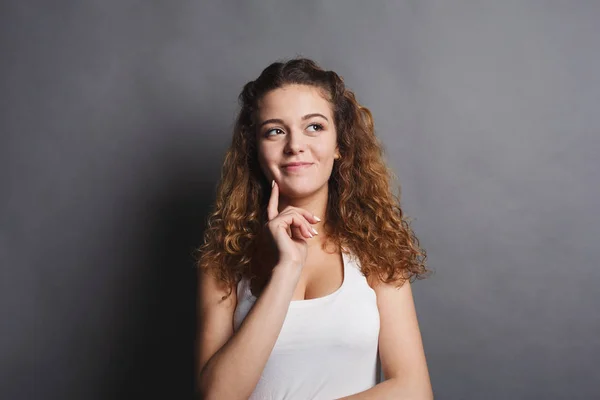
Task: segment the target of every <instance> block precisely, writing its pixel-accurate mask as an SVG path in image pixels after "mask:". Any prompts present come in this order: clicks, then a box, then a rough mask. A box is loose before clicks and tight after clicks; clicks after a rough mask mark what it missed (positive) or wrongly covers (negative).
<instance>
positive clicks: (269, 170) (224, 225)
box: [197, 59, 433, 400]
mask: <svg viewBox="0 0 600 400" xmlns="http://www.w3.org/2000/svg"><path fill="white" fill-rule="evenodd" d="M239 99H240V103H241V111H240V113H239V116H238V119H237V121H236V125H235V128H234V133H233V141H232V144H231V147H230V149H229V151H228V152H227V154H226V156H225V162H224V165H223V170H222V176H221V182H220V183H219V186H218V189H217V199H216V204H215V208H214V212H212V214H211V215H210V217H209V219H208V224H207V228H206V231H205V237H204V244H203V245H202V246H201V247H200V249H199V253H200V258H199V260H198V267H199V274H198V275H199V290H198V293H199V294H198V311H199V316H200V317H199V329H198V340H197V378H198V391H199V393H200V394H201V395H202V396H203V398H205V399H219V400H222V399H248V398H250V399H274V400H280V399H302V400H304V399H334V398H336V399H337V398H344V399H362V398H365V399H367V398H369V399H378V398H382V399H384V398H385V399H431V398H433V393H432V389H431V383H430V380H429V372H428V368H427V364H426V360H425V354H424V350H423V345H422V340H421V335H420V331H419V327H418V322H417V316H416V312H415V307H414V303H413V297H412V292H411V286H410V282H411V278H422V277H424V276H425V275H427V274H428V273H429V272H430V271H428V270H427V268H426V267H425V258H426V254H425V251H423V250H422V249H420V248H419V245H418V240H417V238H416V237H415V236H414V234H413V232H412V230H411V229H410V227H409V224H408V222H407V221H406V220H405V218H404V217H403V212H402V210H401V208H400V205H399V200H398V197H397V196H395V195H394V194H392V192H391V190H390V182H389V181H390V177H391V173H390V171H389V169H388V168H387V167H386V166H385V163H384V161H383V154H382V149H381V146H380V145H379V142H378V140H377V138H376V137H375V134H374V129H373V120H372V117H371V113H370V111H369V110H368V109H367V108H365V107H363V106H361V105H360V104H358V102H357V101H356V99H355V96H354V94H353V93H352V92H351V91H350V90H348V89H347V88H346V87H345V85H344V82H343V80H342V78H341V77H340V76H339V75H337V74H336V73H335V72H333V71H325V70H323V69H321V68H320V67H319V66H318V65H317V64H316V63H315V62H314V61H311V60H308V59H293V60H290V61H288V62H285V63H281V62H277V63H273V64H271V65H270V66H268V67H267V68H266V69H265V70H264V71H263V72H262V73H261V75H260V76H259V77H258V78H257V79H256V80H254V81H251V82H249V83H247V84H246V85H245V86H244V88H243V90H242V93H241V94H240V97H239ZM378 361H380V363H381V368H382V370H383V373H384V376H385V378H386V379H385V380H384V381H383V382H381V383H378V377H377V363H378ZM345 396H347V397H345Z"/></svg>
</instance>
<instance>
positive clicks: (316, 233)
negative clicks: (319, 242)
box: [310, 226, 319, 235]
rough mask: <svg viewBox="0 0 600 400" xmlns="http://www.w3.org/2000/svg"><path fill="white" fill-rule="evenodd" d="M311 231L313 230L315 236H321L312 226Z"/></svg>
mask: <svg viewBox="0 0 600 400" xmlns="http://www.w3.org/2000/svg"><path fill="white" fill-rule="evenodd" d="M310 229H312V231H313V232H314V233H315V235H318V234H319V232H317V230H316V229H315V228H313V227H312V226H311V227H310Z"/></svg>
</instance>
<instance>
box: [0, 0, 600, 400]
mask: <svg viewBox="0 0 600 400" xmlns="http://www.w3.org/2000/svg"><path fill="white" fill-rule="evenodd" d="M209 3H214V4H209ZM599 20H600V2H596V1H495V2H492V1H441V0H440V1H433V0H419V1H417V0H413V1H388V2H383V1H373V2H365V1H361V2H359V1H352V2H350V1H341V0H338V1H303V2H290V4H288V5H279V2H272V1H266V0H265V1H239V2H232V1H221V2H201V1H178V2H175V1H152V2H149V1H133V0H119V1H116V0H114V1H108V0H102V1H100V0H99V1H80V2H76V1H24V0H20V1H17V0H7V1H3V2H2V3H1V5H0V29H1V37H0V40H1V52H0V57H1V59H2V61H1V64H0V76H1V80H0V84H1V91H0V93H1V95H0V99H1V101H2V105H1V107H0V113H1V114H0V116H1V118H0V128H1V133H2V136H1V139H2V140H1V144H0V146H1V147H0V149H1V153H0V160H1V165H0V167H1V168H0V177H1V186H0V190H1V196H0V263H1V267H2V268H1V271H2V275H1V279H0V285H1V286H0V310H1V311H2V328H1V336H0V343H1V357H0V359H1V364H0V365H1V370H0V379H1V381H0V382H1V393H0V397H2V398H3V399H27V398H44V399H107V398H131V397H128V396H131V395H136V397H135V398H138V396H142V395H156V396H163V398H190V396H191V393H192V381H193V374H192V363H193V353H192V340H193V336H194V296H195V290H196V289H195V282H194V272H193V263H192V256H191V254H192V250H193V249H194V248H195V247H196V246H197V245H198V244H199V243H200V240H201V235H202V227H203V221H204V217H205V216H206V213H207V210H208V207H209V205H210V203H211V202H212V201H213V199H214V187H215V183H216V181H217V178H218V176H219V169H220V166H221V163H222V160H223V155H224V151H225V149H226V148H227V146H228V145H229V142H230V137H231V128H232V124H233V118H234V116H235V113H236V111H237V103H236V101H237V99H236V97H237V95H238V93H239V91H240V90H241V88H242V85H243V84H244V83H245V82H247V81H248V80H251V79H254V78H256V77H257V76H258V74H259V73H260V71H261V70H262V69H263V68H264V67H266V66H267V65H268V64H269V63H271V62H272V61H275V60H277V59H280V58H288V57H293V56H295V55H303V56H307V57H311V58H314V59H315V60H316V61H317V62H319V63H320V64H322V65H323V66H324V67H326V68H328V69H333V70H335V71H337V72H338V73H340V74H341V75H342V76H343V77H344V78H345V81H346V82H347V84H348V86H349V87H350V88H352V89H354V90H355V91H356V93H357V96H358V99H359V101H361V102H362V103H363V104H364V105H366V106H367V107H369V108H370V109H371V110H372V112H373V114H374V117H375V123H376V129H377V133H378V135H379V137H380V138H381V140H382V142H383V144H384V145H385V150H386V155H387V159H388V161H389V163H390V165H391V167H392V168H393V170H394V171H395V172H396V174H397V176H398V178H399V181H400V183H401V185H402V202H403V206H404V209H405V211H406V213H407V214H408V215H409V216H410V217H412V219H413V227H414V229H415V231H416V233H417V235H418V237H419V238H420V240H421V244H422V245H423V246H424V247H425V248H426V249H427V250H428V254H429V266H430V267H431V268H432V269H434V270H435V271H436V272H435V275H433V276H432V277H431V278H430V279H428V280H425V281H419V282H417V283H415V284H414V286H413V288H414V292H415V301H416V305H417V311H418V315H419V320H420V327H421V330H422V335H423V340H424V345H425V350H426V354H427V360H428V365H429V369H430V373H431V379H432V383H433V388H434V392H435V394H436V398H438V399H483V398H485V399H538V398H544V399H589V398H592V397H594V396H600V390H599V385H600V383H599V382H600V368H599V367H598V361H597V360H598V357H599V356H600V313H599V311H598V305H599V303H600V289H598V284H599V283H600V279H599V278H600V272H599V270H598V264H599V261H600V250H599V248H598V247H599V243H598V242H599V240H598V239H599V237H600V217H599V213H598V210H597V207H598V205H599V204H600V202H599V199H600V193H599V192H600V184H599V179H598V177H597V171H598V168H600V157H599V156H598V154H599V150H600V135H599V129H600V128H599V126H600V112H599V111H600V107H599V103H600V85H599V74H598V71H600V40H599V37H600V24H599V23H598V21H599ZM139 398H141V397H139Z"/></svg>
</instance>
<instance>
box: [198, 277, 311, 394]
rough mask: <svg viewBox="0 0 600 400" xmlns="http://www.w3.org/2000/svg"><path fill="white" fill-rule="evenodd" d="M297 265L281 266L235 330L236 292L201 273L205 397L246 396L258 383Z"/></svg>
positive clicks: (280, 323)
mask: <svg viewBox="0 0 600 400" xmlns="http://www.w3.org/2000/svg"><path fill="white" fill-rule="evenodd" d="M297 270H298V269H297V268H295V266H292V265H278V266H276V267H275V268H274V269H273V273H272V276H271V279H270V281H269V283H268V284H267V285H266V287H265V288H264V290H263V292H262V294H261V295H260V297H259V298H258V300H256V303H255V304H254V306H253V307H252V309H251V310H250V312H249V313H248V315H247V316H246V318H245V319H244V321H243V322H242V324H241V326H240V329H239V330H238V332H236V333H235V334H233V323H232V322H233V312H234V310H235V305H236V302H237V300H236V297H235V291H234V293H233V294H232V296H231V297H233V299H228V300H226V301H221V296H223V294H225V293H226V291H225V290H224V289H222V288H219V286H218V284H217V282H216V281H215V278H213V277H212V276H210V275H208V274H206V273H203V272H200V275H201V276H202V278H201V284H200V286H199V311H200V312H201V315H202V317H201V320H202V321H201V329H200V333H199V335H200V336H199V341H198V352H199V354H198V366H197V370H198V371H199V377H198V390H199V393H200V395H201V396H202V398H203V399H206V400H212V399H247V398H248V397H250V395H251V394H252V391H253V390H254V388H255V387H256V384H257V383H258V380H259V379H260V375H261V373H262V371H263V369H264V367H265V365H266V363H267V360H268V359H269V356H270V355H271V351H272V350H273V347H274V346H275V342H276V341H277V337H278V336H279V333H280V331H281V328H282V326H283V321H284V319H285V316H286V314H287V311H288V308H289V304H290V301H291V300H292V296H293V293H294V290H295V288H296V285H297V282H298V279H299V275H298V273H297V272H296V271H297Z"/></svg>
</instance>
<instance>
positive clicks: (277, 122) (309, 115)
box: [259, 113, 329, 128]
mask: <svg viewBox="0 0 600 400" xmlns="http://www.w3.org/2000/svg"><path fill="white" fill-rule="evenodd" d="M313 117H321V118H323V119H324V120H325V121H327V122H329V120H328V119H327V117H326V116H324V115H323V114H319V113H312V114H306V115H305V116H304V117H302V121H304V120H307V119H309V118H313ZM271 123H273V124H283V123H284V122H283V120H282V119H279V118H271V119H267V120H266V121H263V122H261V124H260V125H259V128H260V127H262V126H264V125H266V124H271Z"/></svg>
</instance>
